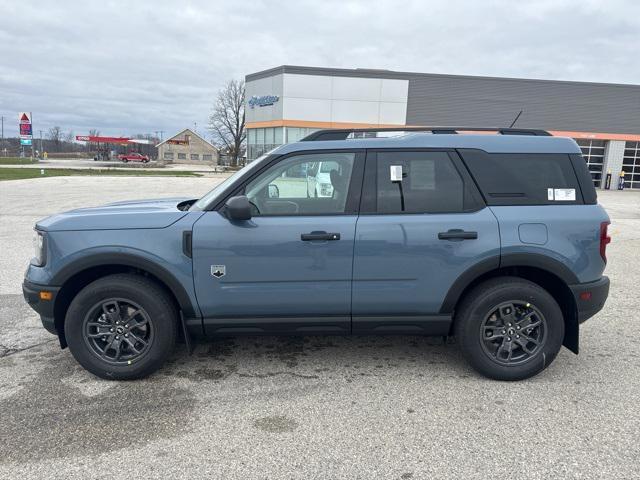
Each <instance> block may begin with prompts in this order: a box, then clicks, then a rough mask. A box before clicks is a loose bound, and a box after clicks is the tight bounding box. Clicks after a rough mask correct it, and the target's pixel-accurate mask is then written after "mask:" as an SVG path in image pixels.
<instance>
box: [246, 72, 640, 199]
mask: <svg viewBox="0 0 640 480" xmlns="http://www.w3.org/2000/svg"><path fill="white" fill-rule="evenodd" d="M246 99H247V100H246V109H245V111H246V128H247V159H248V160H249V161H251V160H253V159H255V158H257V157H258V156H260V155H262V154H263V153H264V152H267V151H269V150H271V149H272V148H274V147H276V146H278V145H281V144H283V143H289V142H295V141H297V140H299V139H301V138H303V137H304V136H306V135H307V134H309V133H311V132H313V131H315V130H318V129H324V128H356V127H362V128H364V127H395V126H406V125H410V126H436V125H437V126H488V127H508V126H510V125H511V124H512V123H513V122H514V120H516V118H517V122H516V124H515V127H521V128H537V129H544V130H548V131H549V132H551V133H552V134H553V135H561V136H569V137H573V138H575V139H576V141H577V142H578V144H579V145H580V147H581V149H582V153H583V155H584V158H585V161H586V162H587V164H588V166H589V170H590V172H591V175H592V177H593V181H594V183H595V185H596V187H599V188H603V187H604V183H605V181H604V180H605V176H606V173H607V172H608V171H610V172H611V173H612V175H613V177H614V181H616V182H617V177H618V175H619V174H620V172H621V171H624V172H625V180H626V186H627V187H631V188H635V189H640V85H619V84H604V83H587V82H567V81H552V80H529V79H515V78H496V77H473V76H461V75H436V74H429V73H408V72H393V71H389V70H365V69H353V70H352V69H335V68H316V67H297V66H286V65H285V66H280V67H276V68H272V69H270V70H265V71H262V72H258V73H252V74H250V75H247V76H246ZM613 188H615V186H614V187H613Z"/></svg>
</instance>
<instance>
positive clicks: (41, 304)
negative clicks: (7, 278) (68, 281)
mask: <svg viewBox="0 0 640 480" xmlns="http://www.w3.org/2000/svg"><path fill="white" fill-rule="evenodd" d="M59 291H60V287H50V286H48V285H38V284H36V283H31V282H29V281H27V280H25V281H24V282H23V283H22V295H24V299H25V300H26V301H27V303H28V304H29V306H30V307H31V308H33V309H34V310H35V311H36V313H38V315H40V319H41V320H42V326H43V327H44V328H45V329H46V330H47V331H48V332H50V333H53V334H54V335H57V333H58V332H57V331H56V327H55V320H54V315H53V306H54V305H55V301H56V297H57V296H58V292H59ZM40 292H50V293H51V299H50V300H42V299H41V298H40Z"/></svg>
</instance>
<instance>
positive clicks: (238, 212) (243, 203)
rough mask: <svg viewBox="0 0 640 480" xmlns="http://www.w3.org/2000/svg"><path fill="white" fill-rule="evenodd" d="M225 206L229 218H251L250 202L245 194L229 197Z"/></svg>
mask: <svg viewBox="0 0 640 480" xmlns="http://www.w3.org/2000/svg"><path fill="white" fill-rule="evenodd" d="M225 207H226V210H227V216H228V217H229V218H230V219H231V220H251V203H250V202H249V199H248V198H247V197H246V196H245V195H239V196H237V197H231V198H230V199H229V200H227V203H226V204H225Z"/></svg>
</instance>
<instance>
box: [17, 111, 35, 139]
mask: <svg viewBox="0 0 640 480" xmlns="http://www.w3.org/2000/svg"><path fill="white" fill-rule="evenodd" d="M18 124H19V126H20V139H21V140H29V143H22V142H20V145H31V139H32V138H33V129H32V125H31V112H20V113H19V114H18Z"/></svg>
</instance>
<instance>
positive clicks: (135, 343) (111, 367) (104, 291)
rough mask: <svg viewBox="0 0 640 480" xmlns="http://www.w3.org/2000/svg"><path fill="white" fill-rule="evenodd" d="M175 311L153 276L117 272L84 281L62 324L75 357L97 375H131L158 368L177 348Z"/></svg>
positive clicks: (119, 377) (120, 377) (121, 377)
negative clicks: (89, 282) (83, 286)
mask: <svg viewBox="0 0 640 480" xmlns="http://www.w3.org/2000/svg"><path fill="white" fill-rule="evenodd" d="M176 325H177V314H176V309H175V306H174V305H173V303H172V301H171V299H170V298H169V297H168V294H167V293H166V292H165V291H164V290H163V289H162V288H161V287H160V286H158V285H157V284H156V283H155V282H153V281H151V280H149V279H147V278H145V277H142V276H139V275H127V274H117V275H110V276H107V277H104V278H100V279H98V280H96V281H95V282H93V283H91V284H89V285H88V286H86V287H85V288H84V289H83V290H81V291H80V293H78V295H76V297H75V298H74V299H73V301H72V302H71V305H70V306H69V310H68V311H67V316H66V319H65V324H64V331H65V336H66V339H67V343H68V345H69V349H70V350H71V353H72V354H73V356H74V358H75V359H76V360H77V361H78V363H80V364H81V365H82V366H83V367H84V368H86V369H87V370H89V371H90V372H91V373H93V374H94V375H97V376H98V377H101V378H105V379H111V380H132V379H136V378H142V377H146V376H147V375H150V374H151V373H153V372H154V371H156V370H157V369H158V368H160V367H161V366H162V365H163V364H164V362H165V361H166V360H167V358H168V357H169V355H170V354H171V352H172V351H173V348H174V344H175V339H176Z"/></svg>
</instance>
